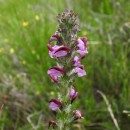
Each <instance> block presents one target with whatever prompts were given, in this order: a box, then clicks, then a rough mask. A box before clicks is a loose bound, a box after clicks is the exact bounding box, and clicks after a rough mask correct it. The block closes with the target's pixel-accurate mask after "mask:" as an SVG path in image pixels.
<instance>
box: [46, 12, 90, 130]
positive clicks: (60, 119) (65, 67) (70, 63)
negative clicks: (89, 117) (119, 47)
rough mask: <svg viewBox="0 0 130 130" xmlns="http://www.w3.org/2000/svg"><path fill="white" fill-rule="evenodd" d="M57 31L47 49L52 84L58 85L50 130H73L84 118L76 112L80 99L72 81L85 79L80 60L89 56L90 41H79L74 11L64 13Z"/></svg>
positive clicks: (59, 20)
mask: <svg viewBox="0 0 130 130" xmlns="http://www.w3.org/2000/svg"><path fill="white" fill-rule="evenodd" d="M57 19H58V24H59V27H58V30H57V31H56V32H55V34H54V35H52V36H51V38H50V40H49V43H48V49H49V55H50V57H51V58H54V59H55V61H56V66H54V67H52V68H50V69H49V70H48V74H49V75H50V78H51V81H52V82H54V83H56V91H57V97H55V98H53V99H51V100H50V102H49V108H50V109H51V110H52V111H55V112H56V119H55V120H50V121H49V129H56V130H70V128H71V125H72V123H73V122H74V121H75V120H78V119H81V118H82V117H83V115H82V113H81V111H80V110H73V108H72V104H73V103H74V101H75V100H76V99H77V97H78V92H76V90H75V88H76V87H74V85H73V81H74V79H75V77H83V76H85V75H86V72H85V70H84V66H83V65H81V60H82V59H83V58H84V57H85V55H86V54H87V53H88V51H87V38H86V37H80V38H77V33H78V32H79V25H78V18H77V15H76V14H75V13H74V12H73V11H72V10H65V11H64V12H63V13H62V14H59V15H58V17H57Z"/></svg>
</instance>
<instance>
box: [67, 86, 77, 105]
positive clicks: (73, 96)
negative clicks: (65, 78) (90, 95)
mask: <svg viewBox="0 0 130 130" xmlns="http://www.w3.org/2000/svg"><path fill="white" fill-rule="evenodd" d="M69 96H70V98H71V103H73V101H74V100H75V99H76V98H77V97H78V92H76V91H75V88H74V87H73V86H71V89H70V93H69Z"/></svg>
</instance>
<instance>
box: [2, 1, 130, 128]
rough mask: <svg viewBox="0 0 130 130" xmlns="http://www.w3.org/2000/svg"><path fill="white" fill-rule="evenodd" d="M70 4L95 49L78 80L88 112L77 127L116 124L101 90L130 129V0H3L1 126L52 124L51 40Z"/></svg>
mask: <svg viewBox="0 0 130 130" xmlns="http://www.w3.org/2000/svg"><path fill="white" fill-rule="evenodd" d="M66 8H69V9H73V10H74V11H75V12H76V13H77V14H78V16H79V19H80V28H81V32H80V33H79V36H87V38H88V50H89V54H88V55H87V56H86V58H85V59H84V61H83V63H84V65H85V69H86V71H87V76H86V77H84V78H83V79H79V78H77V79H76V81H75V83H74V84H75V86H76V89H77V90H78V91H79V93H80V95H79V99H78V100H77V101H76V102H75V105H74V107H75V108H78V109H81V110H82V111H83V113H84V119H83V120H82V121H81V123H76V124H75V125H74V129H75V130H116V127H115V125H114V123H113V121H112V119H111V116H110V113H109V112H108V110H107V107H108V106H106V103H105V101H104V100H103V97H102V96H101V95H100V94H99V93H97V90H100V91H101V92H103V93H104V94H105V95H106V97H107V100H108V101H109V103H110V104H111V108H112V110H113V113H114V115H115V118H116V120H117V122H118V124H119V127H120V129H121V130H130V115H129V114H128V113H127V111H129V110H130V58H129V57H130V1H129V0H74V1H71V0H65V1H63V0H53V1H52V0H48V1H46V0H29V1H28V0H0V31H1V35H0V106H2V104H4V107H3V112H2V115H1V118H0V129H1V130H32V129H34V126H37V127H36V128H35V129H36V130H43V129H44V130H46V129H47V125H48V120H49V119H52V118H54V115H53V113H52V112H51V110H49V109H48V101H49V100H50V99H51V98H52V97H55V95H56V94H55V85H54V84H53V83H51V81H50V78H49V76H48V75H47V70H48V69H49V68H50V67H51V66H53V65H54V64H55V63H54V60H52V59H50V57H49V56H48V49H47V43H48V40H49V38H50V36H51V35H53V34H54V32H55V30H56V29H57V21H56V16H57V14H58V13H61V12H63V10H64V9H66ZM124 110H126V111H124ZM123 111H124V113H123ZM27 117H28V118H27ZM27 119H28V120H27ZM29 119H30V120H31V122H30V120H29Z"/></svg>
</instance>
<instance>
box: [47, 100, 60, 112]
mask: <svg viewBox="0 0 130 130" xmlns="http://www.w3.org/2000/svg"><path fill="white" fill-rule="evenodd" d="M60 107H62V103H61V102H60V101H59V100H57V99H56V98H53V99H51V100H50V102H49V108H50V109H51V110H53V111H56V110H57V109H59V108H60Z"/></svg>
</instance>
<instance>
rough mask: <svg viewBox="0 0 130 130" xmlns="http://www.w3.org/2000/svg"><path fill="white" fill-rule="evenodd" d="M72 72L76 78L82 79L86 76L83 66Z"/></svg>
mask: <svg viewBox="0 0 130 130" xmlns="http://www.w3.org/2000/svg"><path fill="white" fill-rule="evenodd" d="M73 71H74V73H76V74H77V75H78V77H83V76H85V75H86V71H85V70H84V66H83V65H80V66H77V67H75V68H74V70H73Z"/></svg>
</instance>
